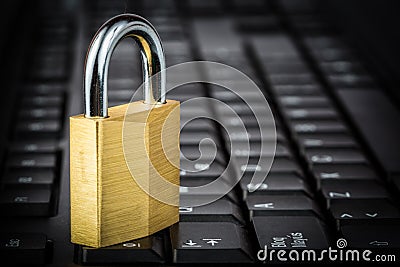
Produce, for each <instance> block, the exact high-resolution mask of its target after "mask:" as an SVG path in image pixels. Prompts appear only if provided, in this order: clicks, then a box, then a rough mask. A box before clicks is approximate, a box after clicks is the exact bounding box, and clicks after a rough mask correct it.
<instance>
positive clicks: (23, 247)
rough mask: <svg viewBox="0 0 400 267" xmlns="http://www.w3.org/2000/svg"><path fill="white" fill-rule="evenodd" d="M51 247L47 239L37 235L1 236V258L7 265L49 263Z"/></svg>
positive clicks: (2, 234)
mask: <svg viewBox="0 0 400 267" xmlns="http://www.w3.org/2000/svg"><path fill="white" fill-rule="evenodd" d="M49 254H50V247H48V246H47V237H46V236H45V235H43V234H36V233H29V234H28V233H4V232H2V233H1V234H0V258H1V261H2V264H7V265H21V264H29V265H42V264H45V263H46V262H47V259H48V256H49Z"/></svg>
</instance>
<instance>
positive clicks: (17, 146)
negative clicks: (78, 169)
mask: <svg viewBox="0 0 400 267" xmlns="http://www.w3.org/2000/svg"><path fill="white" fill-rule="evenodd" d="M57 149H58V148H57V145H56V141H55V140H52V139H50V138H49V139H46V140H29V141H24V140H18V141H14V142H13V143H12V144H11V145H10V150H11V151H13V152H39V153H40V152H55V151H56V150H57Z"/></svg>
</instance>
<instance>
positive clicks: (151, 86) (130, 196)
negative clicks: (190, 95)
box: [70, 14, 180, 247]
mask: <svg viewBox="0 0 400 267" xmlns="http://www.w3.org/2000/svg"><path fill="white" fill-rule="evenodd" d="M125 37H131V38H132V39H133V40H135V41H136V43H137V44H138V46H139V48H140V51H141V56H142V66H143V76H144V101H138V102H133V103H130V104H125V105H121V106H116V107H111V108H108V104H107V73H108V66H109V62H110V59H111V55H112V53H113V51H114V49H115V47H116V45H117V44H118V42H119V41H120V40H121V39H123V38H125ZM164 68H165V57H164V52H163V48H162V45H161V41H160V39H159V36H158V34H157V32H156V31H155V29H154V28H153V26H152V25H151V24H150V23H149V22H148V21H147V20H145V19H144V18H141V17H139V16H136V15H131V14H124V15H119V16H116V17H114V18H112V19H110V20H109V21H107V22H106V23H105V24H104V25H103V26H102V27H101V28H100V29H99V30H98V31H97V33H96V35H95V36H94V38H93V40H92V42H91V44H90V47H89V50H88V52H87V56H86V62H85V77H84V92H85V114H81V115H77V116H73V117H71V118H70V158H71V159H70V164H71V166H70V168H71V169H70V190H71V192H70V196H71V241H72V243H75V244H81V245H86V246H91V247H104V246H108V245H113V244H117V243H122V242H126V241H129V240H133V239H136V238H141V237H144V236H147V235H150V234H152V233H155V232H157V231H159V230H161V229H164V228H166V227H168V226H170V225H172V224H174V223H176V222H177V221H178V220H179V211H178V207H179V157H180V151H179V129H180V126H179V123H180V122H179V102H178V101H174V100H166V99H165V86H166V77H165V71H162V70H163V69H164ZM166 124H168V125H167V126H166ZM123 127H125V128H123ZM123 131H126V132H127V133H129V135H128V137H129V142H127V143H128V145H126V144H125V148H124V144H123ZM162 137H166V138H162ZM138 148H139V149H138ZM124 149H125V150H128V151H124ZM126 153H128V154H129V155H131V159H130V160H131V161H135V163H136V165H135V170H134V172H132V169H130V166H131V165H129V161H127V158H126V157H125V155H126ZM157 175H159V176H160V177H162V178H163V179H164V180H160V179H156V178H157ZM136 176H141V179H142V181H143V179H144V180H145V185H143V182H142V184H140V183H138V180H137V178H138V177H136ZM155 177H156V178H155ZM146 179H147V180H146ZM164 182H169V183H171V184H173V185H175V186H174V187H172V189H171V188H169V190H167V192H165V194H168V195H169V196H168V198H169V200H170V201H168V202H163V201H160V200H159V199H156V198H154V197H153V196H151V194H149V192H150V191H163V183H164ZM143 186H145V187H146V186H147V189H146V190H144V189H145V188H143Z"/></svg>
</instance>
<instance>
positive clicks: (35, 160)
mask: <svg viewBox="0 0 400 267" xmlns="http://www.w3.org/2000/svg"><path fill="white" fill-rule="evenodd" d="M7 166H8V167H10V168H56V167H57V156H56V154H33V153H32V154H11V155H10V156H9V158H8V161H7Z"/></svg>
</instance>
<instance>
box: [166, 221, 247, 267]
mask: <svg viewBox="0 0 400 267" xmlns="http://www.w3.org/2000/svg"><path fill="white" fill-rule="evenodd" d="M170 234H171V242H172V251H173V262H174V263H251V262H252V261H253V259H252V256H251V254H250V248H249V243H248V242H249V241H248V239H247V233H246V232H245V231H244V230H243V228H241V227H239V226H237V225H236V224H234V223H226V222H219V223H218V222H212V223H210V222H207V223H204V222H203V223H195V222H180V223H178V224H175V225H173V226H172V227H171V230H170Z"/></svg>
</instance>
